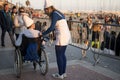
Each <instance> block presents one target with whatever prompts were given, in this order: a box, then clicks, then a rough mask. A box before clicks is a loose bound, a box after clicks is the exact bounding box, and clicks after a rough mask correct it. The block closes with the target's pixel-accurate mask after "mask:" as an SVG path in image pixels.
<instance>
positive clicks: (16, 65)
mask: <svg viewBox="0 0 120 80" xmlns="http://www.w3.org/2000/svg"><path fill="white" fill-rule="evenodd" d="M21 68H22V57H21V52H20V50H19V49H16V50H15V63H14V69H15V73H16V76H17V78H20V77H21Z"/></svg>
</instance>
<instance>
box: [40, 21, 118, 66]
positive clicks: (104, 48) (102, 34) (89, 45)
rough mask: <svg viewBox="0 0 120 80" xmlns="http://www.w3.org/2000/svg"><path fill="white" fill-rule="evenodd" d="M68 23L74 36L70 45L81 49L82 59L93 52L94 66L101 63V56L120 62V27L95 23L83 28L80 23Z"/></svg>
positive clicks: (85, 25) (85, 24)
mask: <svg viewBox="0 0 120 80" xmlns="http://www.w3.org/2000/svg"><path fill="white" fill-rule="evenodd" d="M39 20H40V19H39ZM41 21H45V20H43V19H41ZM46 21H49V20H46ZM67 22H68V26H69V29H70V32H71V36H72V43H71V44H70V45H72V46H75V47H78V48H80V49H81V50H82V57H85V56H86V51H87V50H91V51H92V52H93V58H94V60H95V63H94V64H93V65H96V64H97V63H98V62H99V61H100V56H106V57H110V58H114V59H117V60H120V25H116V24H104V23H93V24H92V27H91V28H90V27H89V25H88V26H87V23H84V25H82V27H81V26H80V25H81V23H80V21H67ZM48 24H50V23H48ZM82 24H83V23H82Z"/></svg>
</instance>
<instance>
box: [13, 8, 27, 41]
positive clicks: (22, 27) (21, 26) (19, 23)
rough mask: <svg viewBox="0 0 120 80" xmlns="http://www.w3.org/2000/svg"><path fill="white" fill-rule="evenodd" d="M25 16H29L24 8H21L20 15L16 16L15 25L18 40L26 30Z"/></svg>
mask: <svg viewBox="0 0 120 80" xmlns="http://www.w3.org/2000/svg"><path fill="white" fill-rule="evenodd" d="M23 16H28V14H27V13H25V9H24V7H20V8H19V13H18V15H16V16H15V19H14V25H15V31H14V32H15V35H16V39H17V38H18V36H19V34H20V33H21V32H22V31H23V30H25V29H26V27H25V24H24V21H23Z"/></svg>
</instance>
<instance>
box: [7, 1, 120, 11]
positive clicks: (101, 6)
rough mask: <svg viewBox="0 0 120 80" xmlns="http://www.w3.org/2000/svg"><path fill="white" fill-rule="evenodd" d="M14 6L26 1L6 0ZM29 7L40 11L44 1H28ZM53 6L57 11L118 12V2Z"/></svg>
mask: <svg viewBox="0 0 120 80" xmlns="http://www.w3.org/2000/svg"><path fill="white" fill-rule="evenodd" d="M8 1H10V2H12V3H14V4H16V3H17V4H20V5H24V6H26V5H25V2H26V1H27V0H8ZM29 1H30V3H31V5H30V7H32V8H34V9H42V10H43V8H44V7H43V6H44V0H29ZM53 4H54V6H55V7H56V8H57V9H59V10H68V11H87V10H94V11H99V10H107V11H109V10H110V11H120V0H53Z"/></svg>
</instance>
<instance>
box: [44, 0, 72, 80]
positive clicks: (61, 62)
mask: <svg viewBox="0 0 120 80" xmlns="http://www.w3.org/2000/svg"><path fill="white" fill-rule="evenodd" d="M44 10H45V13H46V14H47V15H48V16H49V17H50V18H51V25H50V27H49V28H48V29H47V30H46V31H45V32H43V33H42V35H43V36H44V35H47V34H49V33H50V32H52V31H53V30H55V36H56V42H55V51H56V58H57V65H58V70H59V72H58V73H56V74H53V75H52V76H53V77H54V78H60V79H63V78H65V77H66V62H67V61H66V56H65V51H66V48H67V45H68V44H69V42H70V40H71V35H70V31H69V28H68V25H67V21H66V19H65V16H64V15H63V14H62V13H61V12H60V11H58V10H56V9H55V8H54V7H53V5H52V3H51V2H50V0H45V5H44Z"/></svg>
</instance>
